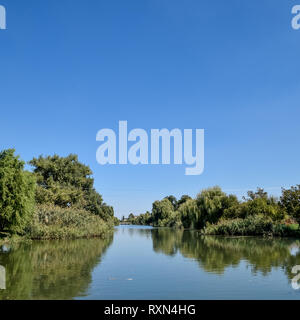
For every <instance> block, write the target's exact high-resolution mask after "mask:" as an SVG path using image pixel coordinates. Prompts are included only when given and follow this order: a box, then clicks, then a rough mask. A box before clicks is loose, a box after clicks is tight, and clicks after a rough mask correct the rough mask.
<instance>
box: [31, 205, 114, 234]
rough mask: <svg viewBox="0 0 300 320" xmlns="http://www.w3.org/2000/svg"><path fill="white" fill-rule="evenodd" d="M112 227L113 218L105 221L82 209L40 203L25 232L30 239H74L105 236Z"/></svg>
mask: <svg viewBox="0 0 300 320" xmlns="http://www.w3.org/2000/svg"><path fill="white" fill-rule="evenodd" d="M112 228H113V220H111V221H110V222H109V223H108V222H105V221H103V220H102V219H101V218H99V217H98V216H96V215H94V214H92V213H90V212H88V211H85V210H82V209H71V208H60V207H57V206H47V205H40V206H38V207H37V208H36V211H35V213H34V217H33V220H32V221H31V223H30V225H29V226H28V228H27V233H28V236H29V237H31V238H32V239H75V238H89V237H105V236H106V234H107V233H108V232H109V231H110V230H112Z"/></svg>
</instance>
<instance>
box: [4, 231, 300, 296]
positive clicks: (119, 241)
mask: <svg viewBox="0 0 300 320" xmlns="http://www.w3.org/2000/svg"><path fill="white" fill-rule="evenodd" d="M299 247H300V242H299V241H297V240H291V239H289V240H280V239H273V240H266V239H261V238H222V237H201V236H200V235H199V233H198V232H193V231H174V230H169V229H151V228H146V227H132V226H120V227H118V228H116V230H115V232H114V235H113V236H111V237H110V238H109V239H107V240H99V239H91V240H75V241H47V242H34V243H32V244H30V245H28V244H27V245H26V244H22V245H18V246H16V247H6V246H3V247H2V248H0V265H2V266H4V267H5V268H6V287H7V288H6V290H0V299H299V298H300V290H294V289H293V288H292V285H291V279H292V278H293V277H294V276H295V275H293V274H292V273H291V270H292V267H293V266H295V265H300V250H299Z"/></svg>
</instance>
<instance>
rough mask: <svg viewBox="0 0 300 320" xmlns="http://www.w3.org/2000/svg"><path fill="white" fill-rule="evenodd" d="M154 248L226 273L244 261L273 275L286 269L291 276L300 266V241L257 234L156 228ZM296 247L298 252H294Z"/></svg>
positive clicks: (154, 230) (211, 269)
mask: <svg viewBox="0 0 300 320" xmlns="http://www.w3.org/2000/svg"><path fill="white" fill-rule="evenodd" d="M152 240H153V249H154V251H155V252H161V253H164V254H166V255H170V256H172V255H175V254H176V253H177V252H179V253H180V254H181V255H182V256H184V257H186V258H189V259H194V260H196V261H197V262H198V263H199V265H200V267H201V268H202V269H203V270H205V271H207V272H213V273H216V274H223V273H224V271H225V270H226V268H228V267H237V266H238V265H239V264H240V262H241V261H246V262H247V263H248V264H249V265H250V266H251V271H252V272H253V273H258V272H260V273H261V274H262V275H267V274H269V273H270V272H271V271H272V269H273V268H281V269H283V270H284V272H285V273H286V275H287V276H288V279H292V278H293V277H294V276H295V275H294V274H292V273H291V270H292V268H293V266H295V265H300V251H299V250H296V251H295V249H297V248H299V247H300V241H299V240H293V239H267V238H253V237H235V238H229V237H213V236H205V237H204V236H201V235H200V233H199V232H197V231H183V230H171V229H167V228H166V229H153V230H152ZM292 248H293V249H294V251H295V254H292V252H291V251H292Z"/></svg>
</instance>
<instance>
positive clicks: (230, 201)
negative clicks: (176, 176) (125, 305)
mask: <svg viewBox="0 0 300 320" xmlns="http://www.w3.org/2000/svg"><path fill="white" fill-rule="evenodd" d="M127 220H128V222H130V223H132V224H138V225H152V226H155V227H175V228H185V229H199V230H202V232H203V233H205V234H224V235H226V234H227V235H262V234H269V235H297V236H298V228H299V222H300V185H297V186H293V187H291V188H290V189H282V194H281V196H280V197H279V198H276V197H273V196H270V195H268V193H267V192H266V191H265V190H264V189H262V188H258V189H257V191H248V193H247V196H246V197H243V199H242V201H240V200H239V199H238V198H237V197H236V196H235V195H232V194H229V195H228V194H226V193H225V192H223V191H222V189H221V188H220V187H218V186H216V187H212V188H208V189H205V190H202V191H201V192H200V193H199V194H198V195H197V196H196V198H194V199H193V198H191V197H190V196H188V195H184V196H182V197H181V198H180V199H179V200H177V199H176V197H174V196H172V195H171V196H168V197H165V198H164V199H162V200H160V201H155V202H154V203H153V205H152V211H151V212H146V213H144V214H140V215H138V216H134V215H133V214H131V215H129V217H128V219H127Z"/></svg>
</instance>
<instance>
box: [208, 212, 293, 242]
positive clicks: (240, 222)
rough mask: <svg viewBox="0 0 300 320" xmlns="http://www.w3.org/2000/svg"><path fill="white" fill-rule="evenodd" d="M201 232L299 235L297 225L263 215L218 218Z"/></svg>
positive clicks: (231, 234) (230, 234) (228, 234)
mask: <svg viewBox="0 0 300 320" xmlns="http://www.w3.org/2000/svg"><path fill="white" fill-rule="evenodd" d="M203 233H204V234H206V235H224V236H237V235H238V236H290V237H294V236H295V237H299V226H298V225H286V224H283V223H278V222H274V221H272V220H271V219H266V218H265V217H264V216H250V217H247V218H245V219H240V218H237V219H231V220H220V221H219V222H218V223H217V224H214V225H212V224H208V225H207V227H206V228H204V230H203Z"/></svg>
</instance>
